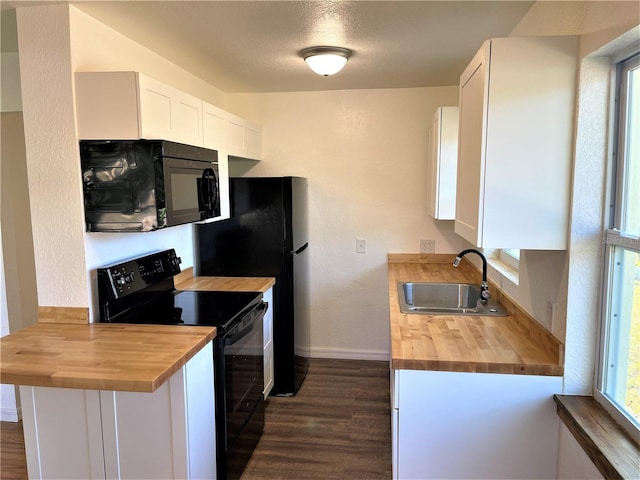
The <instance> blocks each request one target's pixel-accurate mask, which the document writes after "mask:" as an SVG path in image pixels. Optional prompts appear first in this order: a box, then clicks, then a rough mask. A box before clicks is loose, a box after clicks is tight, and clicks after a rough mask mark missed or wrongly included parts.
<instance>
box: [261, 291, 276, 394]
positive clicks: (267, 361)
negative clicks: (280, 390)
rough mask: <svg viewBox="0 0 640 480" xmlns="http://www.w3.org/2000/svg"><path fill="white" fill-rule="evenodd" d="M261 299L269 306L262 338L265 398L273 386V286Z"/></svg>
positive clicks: (264, 319) (265, 315)
mask: <svg viewBox="0 0 640 480" xmlns="http://www.w3.org/2000/svg"><path fill="white" fill-rule="evenodd" d="M263 300H264V301H265V302H267V303H268V304H269V308H268V309H267V311H266V312H265V314H264V318H263V340H264V390H263V392H262V393H263V396H264V398H265V399H266V398H267V397H268V396H269V392H270V391H271V389H272V388H273V381H274V380H273V379H274V377H273V288H270V289H269V290H267V291H266V292H265V293H264V295H263Z"/></svg>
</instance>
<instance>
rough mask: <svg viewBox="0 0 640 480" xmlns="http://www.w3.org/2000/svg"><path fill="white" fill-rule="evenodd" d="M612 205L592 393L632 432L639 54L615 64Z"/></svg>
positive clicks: (639, 354)
mask: <svg viewBox="0 0 640 480" xmlns="http://www.w3.org/2000/svg"><path fill="white" fill-rule="evenodd" d="M616 84H617V92H616V116H615V118H616V120H615V122H616V128H615V138H614V140H613V141H614V152H613V157H612V159H613V165H612V175H611V179H612V181H611V194H610V202H611V209H610V212H609V221H608V225H607V226H606V229H605V231H604V242H605V266H604V276H603V279H604V281H603V308H602V329H601V335H600V357H599V358H600V361H599V368H598V378H597V379H596V390H595V392H594V396H595V397H596V398H597V399H598V400H599V401H600V402H601V403H602V404H603V406H604V407H605V408H606V409H607V410H608V411H609V413H611V415H613V416H614V418H616V420H617V421H618V422H619V423H620V424H621V425H623V426H624V427H625V428H626V429H627V430H628V431H629V432H630V433H632V434H635V435H637V433H638V427H639V425H640V135H639V132H640V54H636V55H634V56H632V57H630V58H628V59H627V60H625V61H623V62H621V63H619V64H617V65H616Z"/></svg>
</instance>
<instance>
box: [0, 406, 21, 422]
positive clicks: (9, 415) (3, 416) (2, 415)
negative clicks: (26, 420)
mask: <svg viewBox="0 0 640 480" xmlns="http://www.w3.org/2000/svg"><path fill="white" fill-rule="evenodd" d="M21 418H22V412H21V411H20V407H17V408H0V421H2V422H14V423H15V422H19V421H20V419H21Z"/></svg>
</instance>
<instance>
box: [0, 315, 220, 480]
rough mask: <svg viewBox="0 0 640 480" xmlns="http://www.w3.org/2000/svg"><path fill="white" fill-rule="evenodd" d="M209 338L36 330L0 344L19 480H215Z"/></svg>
mask: <svg viewBox="0 0 640 480" xmlns="http://www.w3.org/2000/svg"><path fill="white" fill-rule="evenodd" d="M215 332H216V329H215V328H209V327H178V328H176V327H175V326H158V325H111V324H106V325H105V324H96V325H94V324H88V325H70V324H69V325H62V324H58V325H51V324H49V325H47V324H37V325H34V326H32V327H27V328H25V329H23V330H20V331H18V332H16V333H15V334H12V335H9V336H7V337H4V338H3V339H2V345H1V347H2V363H1V365H0V373H1V374H2V381H3V383H13V384H16V385H20V395H21V399H22V413H23V425H24V436H25V450H26V456H27V469H28V473H29V478H42V479H44V478H68V479H71V478H77V479H89V478H91V479H94V478H123V479H124V478H131V479H133V478H136V479H142V478H154V479H161V478H216V448H215V441H216V440H215V413H214V412H215V410H214V387H213V385H214V383H213V350H212V348H213V346H212V342H211V340H212V338H214V337H215Z"/></svg>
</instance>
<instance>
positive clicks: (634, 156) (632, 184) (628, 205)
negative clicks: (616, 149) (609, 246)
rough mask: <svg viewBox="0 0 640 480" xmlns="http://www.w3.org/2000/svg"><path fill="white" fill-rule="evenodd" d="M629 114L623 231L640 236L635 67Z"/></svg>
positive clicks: (639, 84) (639, 82)
mask: <svg viewBox="0 0 640 480" xmlns="http://www.w3.org/2000/svg"><path fill="white" fill-rule="evenodd" d="M626 106H627V112H626V126H625V130H626V132H627V133H628V134H627V135H626V142H625V147H624V150H625V154H626V155H625V156H626V160H627V161H626V168H625V175H624V186H623V189H624V193H623V198H624V200H623V205H622V209H623V211H622V225H621V227H622V228H621V230H622V231H623V232H625V233H627V234H631V235H635V236H640V135H637V134H633V135H632V134H631V132H635V133H637V132H640V68H639V67H637V66H636V67H635V68H633V69H632V70H630V71H629V72H628V74H627V104H626Z"/></svg>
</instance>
